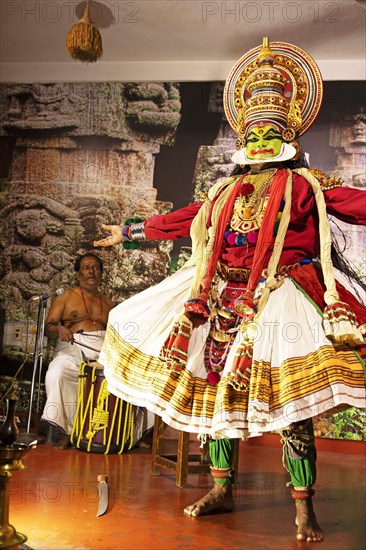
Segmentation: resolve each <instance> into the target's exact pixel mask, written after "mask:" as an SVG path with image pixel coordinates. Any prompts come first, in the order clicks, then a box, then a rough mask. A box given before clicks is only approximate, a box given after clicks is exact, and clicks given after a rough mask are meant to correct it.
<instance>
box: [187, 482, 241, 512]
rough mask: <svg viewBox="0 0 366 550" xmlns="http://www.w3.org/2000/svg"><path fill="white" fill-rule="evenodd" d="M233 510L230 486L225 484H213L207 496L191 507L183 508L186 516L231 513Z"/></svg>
mask: <svg viewBox="0 0 366 550" xmlns="http://www.w3.org/2000/svg"><path fill="white" fill-rule="evenodd" d="M233 508H234V499H233V490H232V486H231V485H230V484H229V483H227V484H225V485H222V484H221V483H215V485H214V486H213V488H212V489H211V491H210V492H209V493H207V495H205V496H204V497H202V498H201V499H200V500H197V502H195V503H194V504H191V506H187V508H184V513H185V515H186V516H202V515H203V514H207V513H208V512H211V511H212V510H217V511H222V512H224V511H225V512H231V511H232V509H233Z"/></svg>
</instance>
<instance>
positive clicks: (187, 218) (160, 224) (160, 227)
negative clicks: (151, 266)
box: [144, 202, 202, 241]
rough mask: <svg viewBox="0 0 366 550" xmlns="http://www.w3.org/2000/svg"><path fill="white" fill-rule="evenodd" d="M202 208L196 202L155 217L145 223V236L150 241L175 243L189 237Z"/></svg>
mask: <svg viewBox="0 0 366 550" xmlns="http://www.w3.org/2000/svg"><path fill="white" fill-rule="evenodd" d="M201 206H202V202H195V203H193V204H190V205H189V206H185V207H184V208H180V209H179V210H175V211H174V212H170V213H169V214H162V215H160V216H153V217H152V218H149V219H147V220H146V221H145V226H144V231H145V236H146V238H147V239H148V240H149V241H155V240H160V241H175V240H177V239H180V238H181V237H189V232H190V228H191V223H192V221H193V218H194V217H195V216H196V214H197V212H198V211H199V209H200V208H201Z"/></svg>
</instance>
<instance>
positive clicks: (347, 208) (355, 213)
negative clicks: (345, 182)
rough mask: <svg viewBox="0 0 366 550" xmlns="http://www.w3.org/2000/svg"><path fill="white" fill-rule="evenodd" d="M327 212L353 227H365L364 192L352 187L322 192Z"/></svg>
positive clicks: (365, 197)
mask: <svg viewBox="0 0 366 550" xmlns="http://www.w3.org/2000/svg"><path fill="white" fill-rule="evenodd" d="M324 198H325V202H326V205H327V212H328V213H329V214H331V215H332V216H335V217H336V218H338V219H340V220H342V221H343V222H346V223H351V224H353V225H366V192H365V191H362V190H361V189H355V188H353V187H335V188H334V189H329V191H324Z"/></svg>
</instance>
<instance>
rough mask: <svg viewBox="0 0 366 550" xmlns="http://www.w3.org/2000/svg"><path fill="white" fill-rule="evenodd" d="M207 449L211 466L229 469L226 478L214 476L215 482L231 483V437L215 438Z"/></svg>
mask: <svg viewBox="0 0 366 550" xmlns="http://www.w3.org/2000/svg"><path fill="white" fill-rule="evenodd" d="M209 449H210V458H211V462H212V466H213V468H218V469H220V470H225V469H228V470H229V472H228V476H227V477H226V478H217V477H215V476H214V481H215V483H221V484H222V485H226V484H227V483H230V484H231V485H233V483H234V478H233V475H232V473H231V467H232V464H233V458H234V441H232V440H231V439H215V440H214V441H211V442H210V444H209Z"/></svg>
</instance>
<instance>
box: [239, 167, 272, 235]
mask: <svg viewBox="0 0 366 550" xmlns="http://www.w3.org/2000/svg"><path fill="white" fill-rule="evenodd" d="M275 172H276V170H270V171H268V172H261V173H259V174H255V175H248V176H246V178H245V181H244V185H245V184H246V183H250V184H252V185H253V187H254V190H253V192H252V193H250V194H248V195H241V196H239V197H238V198H237V199H236V200H235V203H234V210H233V215H232V216H231V219H230V228H231V229H232V230H233V231H235V232H236V233H239V234H241V235H245V234H246V233H249V231H253V230H255V229H258V228H259V227H260V225H261V222H262V218H263V215H264V210H265V207H266V202H267V201H266V196H265V195H266V193H265V191H266V189H267V187H268V186H269V185H270V183H271V182H272V180H273V176H274V174H275Z"/></svg>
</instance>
